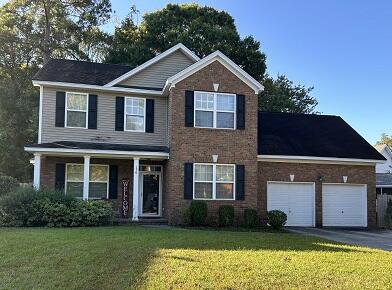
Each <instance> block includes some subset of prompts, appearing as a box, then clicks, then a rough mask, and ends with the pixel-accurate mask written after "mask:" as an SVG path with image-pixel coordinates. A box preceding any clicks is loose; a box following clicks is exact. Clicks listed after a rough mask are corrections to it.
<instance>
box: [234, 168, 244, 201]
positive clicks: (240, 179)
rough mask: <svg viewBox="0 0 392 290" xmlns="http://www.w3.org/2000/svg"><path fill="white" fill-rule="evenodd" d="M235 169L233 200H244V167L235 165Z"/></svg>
mask: <svg viewBox="0 0 392 290" xmlns="http://www.w3.org/2000/svg"><path fill="white" fill-rule="evenodd" d="M235 169H236V171H235V177H236V181H235V193H236V194H235V195H236V196H235V199H236V200H245V166H244V165H236V166H235Z"/></svg>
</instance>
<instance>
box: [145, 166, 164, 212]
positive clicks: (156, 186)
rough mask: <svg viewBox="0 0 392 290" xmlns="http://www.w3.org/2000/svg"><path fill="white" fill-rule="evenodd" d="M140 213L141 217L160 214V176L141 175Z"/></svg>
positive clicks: (156, 174) (155, 174) (153, 174)
mask: <svg viewBox="0 0 392 290" xmlns="http://www.w3.org/2000/svg"><path fill="white" fill-rule="evenodd" d="M141 178H142V180H141V213H142V215H143V216H159V215H160V214H161V210H160V205H161V174H160V173H154V172H148V173H147V172H145V173H142V175H141Z"/></svg>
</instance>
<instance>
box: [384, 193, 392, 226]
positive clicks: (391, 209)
mask: <svg viewBox="0 0 392 290" xmlns="http://www.w3.org/2000/svg"><path fill="white" fill-rule="evenodd" d="M384 222H385V227H386V228H387V229H392V199H390V200H389V201H388V205H387V210H386V212H385V216H384Z"/></svg>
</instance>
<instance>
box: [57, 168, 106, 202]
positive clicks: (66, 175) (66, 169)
mask: <svg viewBox="0 0 392 290" xmlns="http://www.w3.org/2000/svg"><path fill="white" fill-rule="evenodd" d="M68 165H80V166H82V167H83V163H66V164H65V186H64V193H65V194H67V183H68ZM91 166H104V167H107V172H108V177H107V180H106V181H91V179H90V180H89V183H91V182H93V183H107V186H106V199H109V165H108V164H95V163H92V164H90V168H89V170H90V171H91ZM83 171H84V167H83ZM90 173H91V172H90ZM89 176H91V174H89ZM70 182H81V183H84V179H82V180H81V181H70ZM89 194H90V192H88V195H89ZM88 195H87V199H101V198H90V197H89V196H88ZM82 198H83V197H81V199H82Z"/></svg>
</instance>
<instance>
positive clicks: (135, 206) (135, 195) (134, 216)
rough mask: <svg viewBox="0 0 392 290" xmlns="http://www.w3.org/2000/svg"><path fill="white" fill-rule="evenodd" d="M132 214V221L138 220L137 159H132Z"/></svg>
mask: <svg viewBox="0 0 392 290" xmlns="http://www.w3.org/2000/svg"><path fill="white" fill-rule="evenodd" d="M132 198H133V212H132V220H133V221H138V220H139V158H133V197H132Z"/></svg>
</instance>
